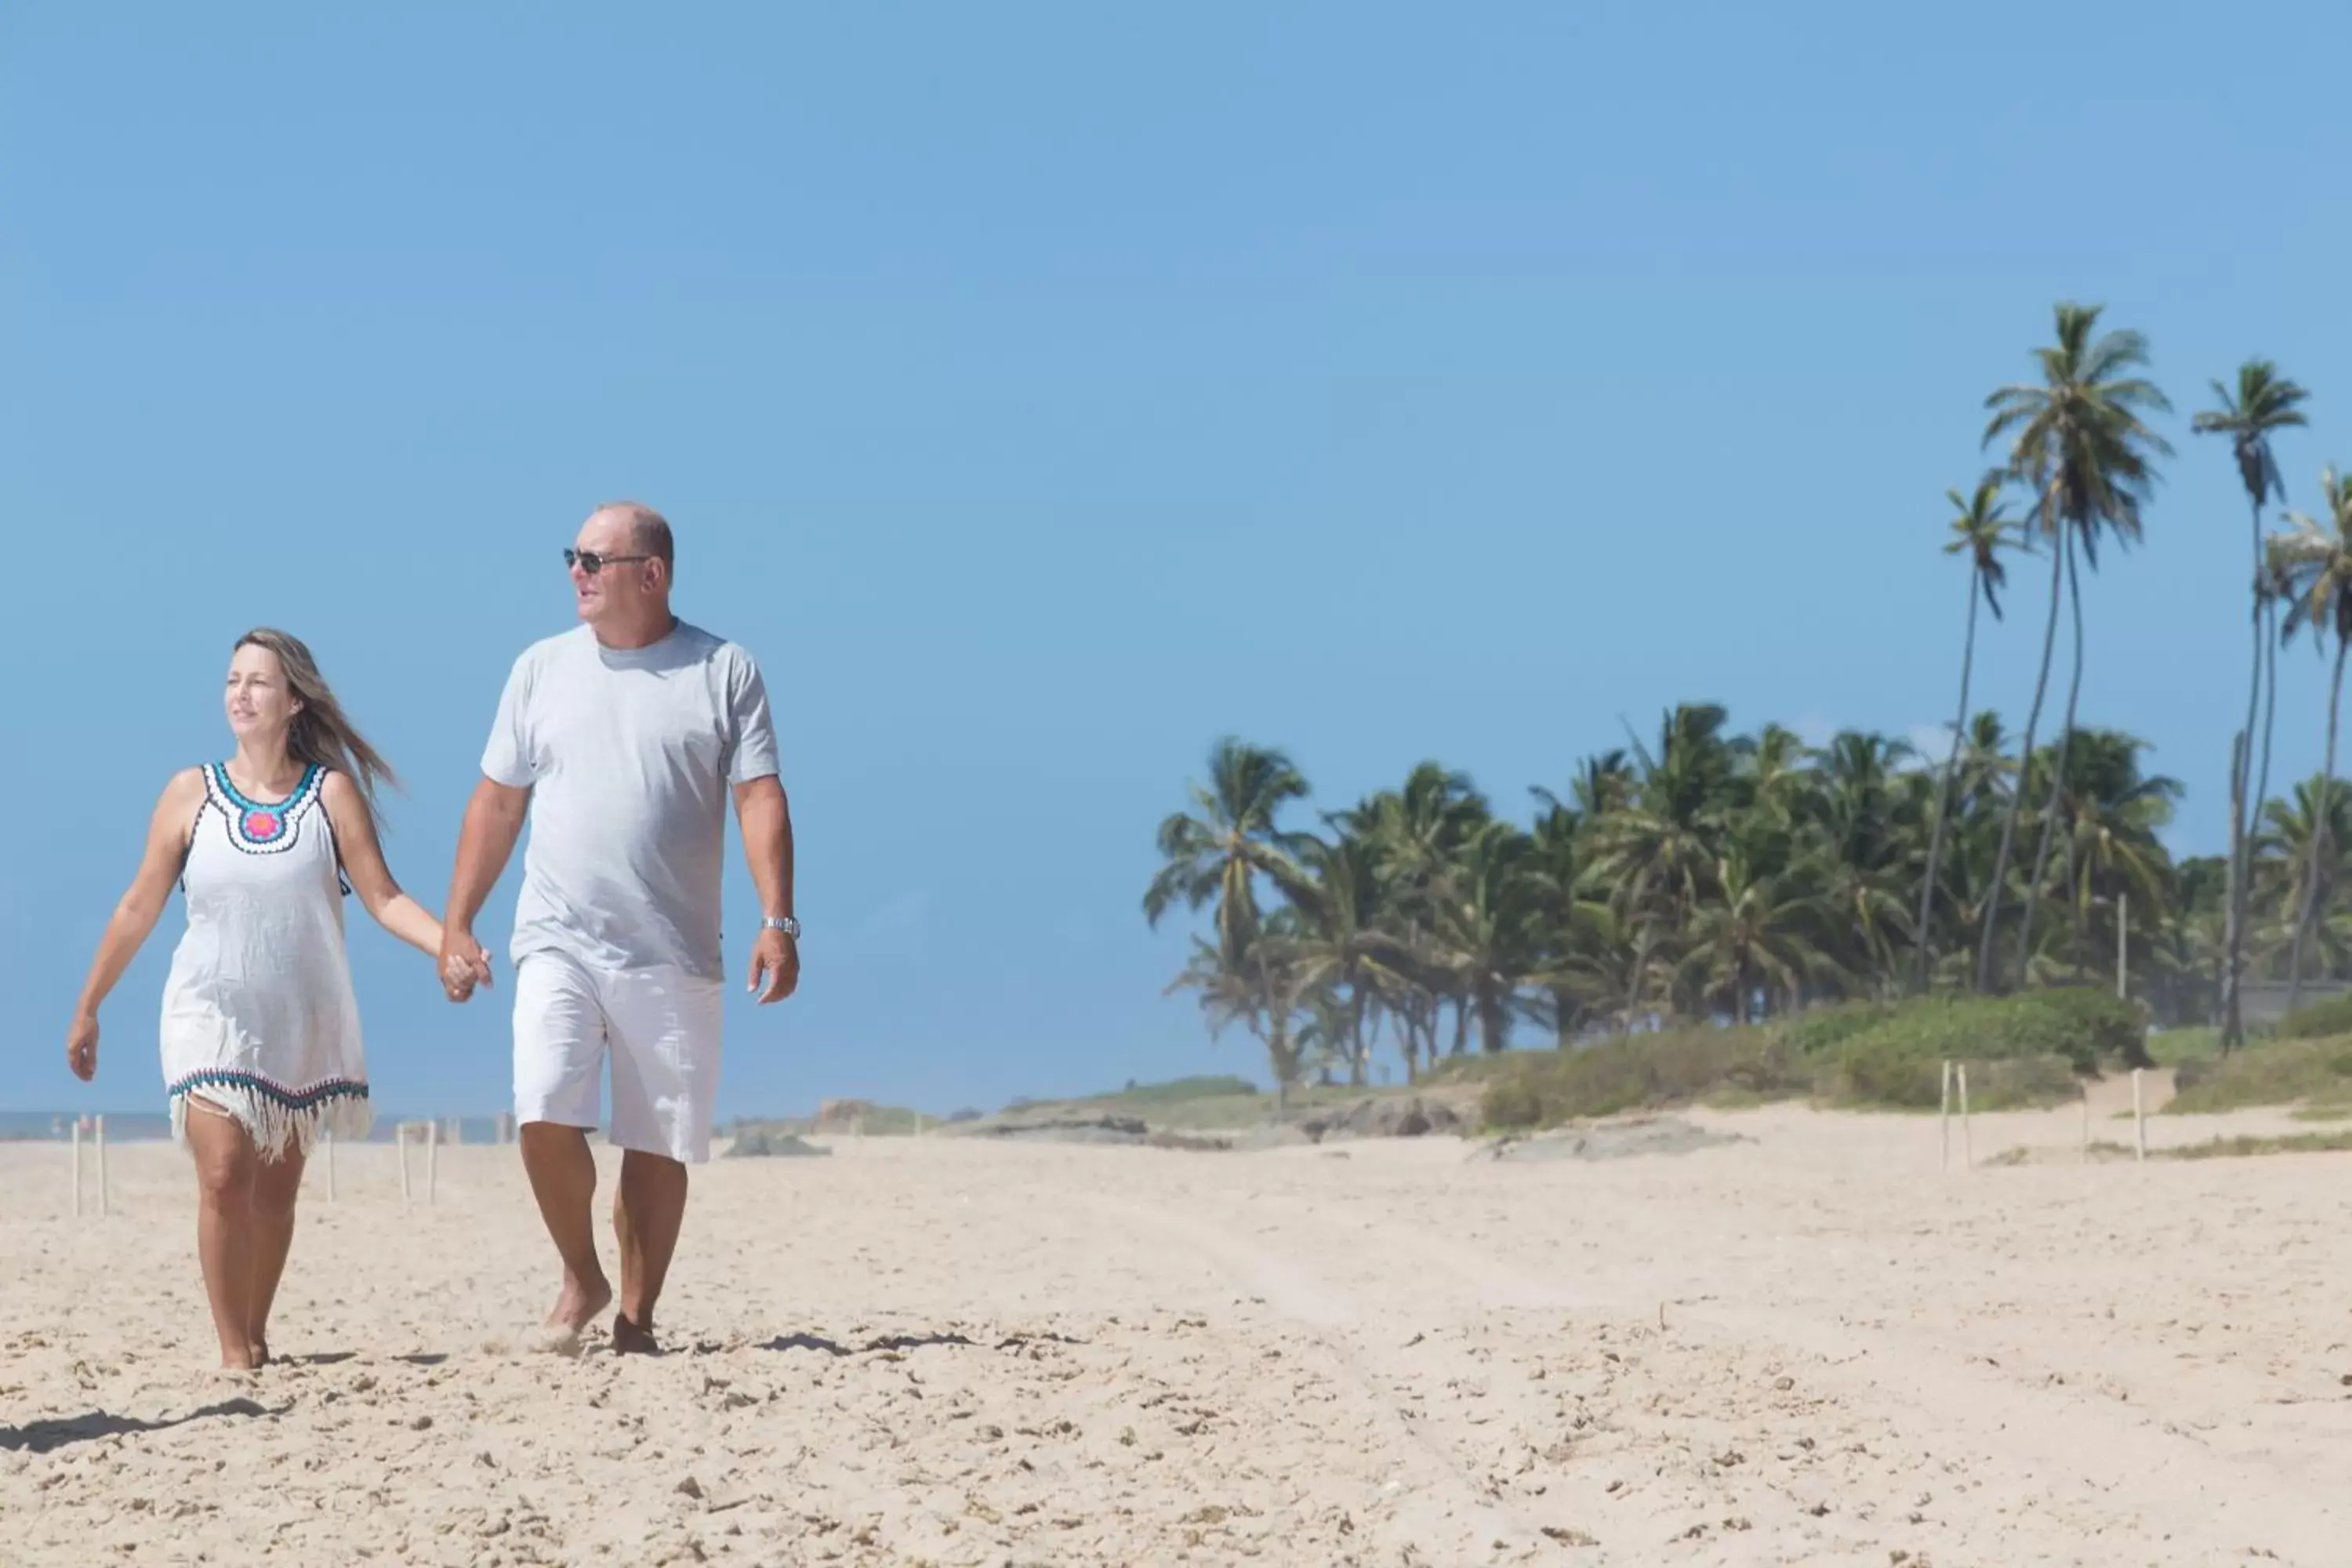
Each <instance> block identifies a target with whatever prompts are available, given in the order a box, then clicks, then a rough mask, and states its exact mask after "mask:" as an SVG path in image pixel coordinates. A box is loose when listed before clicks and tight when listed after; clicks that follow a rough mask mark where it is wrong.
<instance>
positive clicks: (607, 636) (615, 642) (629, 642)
mask: <svg viewBox="0 0 2352 1568" xmlns="http://www.w3.org/2000/svg"><path fill="white" fill-rule="evenodd" d="M588 629H589V630H590V631H592V632H593V633H594V634H595V637H596V641H597V643H598V644H599V645H600V646H601V647H609V648H612V649H614V651H616V652H622V653H625V652H629V651H631V650H633V649H635V648H641V647H653V646H654V644H656V643H657V642H659V641H661V640H662V638H664V637H667V636H669V634H670V633H672V632H674V631H676V630H677V616H674V615H671V614H670V613H669V612H668V611H667V610H665V611H663V612H662V613H661V614H660V615H659V616H655V617H653V618H651V619H649V620H646V621H645V622H643V623H642V624H639V625H635V626H625V627H623V626H613V627H607V626H593V625H592V626H590V627H589V628H588Z"/></svg>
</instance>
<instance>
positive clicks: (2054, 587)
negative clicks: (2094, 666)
mask: <svg viewBox="0 0 2352 1568" xmlns="http://www.w3.org/2000/svg"><path fill="white" fill-rule="evenodd" d="M2042 505H2043V507H2044V508H2045V509H2046V508H2047V507H2048V506H2049V505H2050V500H2049V498H2047V497H2045V498H2044V499H2043V501H2042ZM2065 567H2066V554H2065V552H2064V551H2063V550H2060V549H2057V548H2054V547H2053V549H2052V550H2051V552H2050V622H2049V625H2048V626H2045V627H2043V628H2042V673H2041V675H2040V676H2039V677H2038V678H2037V679H2035V680H2034V682H2033V706H2032V709H2030V710H2028V711H2027V713H2026V715H2025V740H2024V749H2023V750H2022V751H2021V752H2019V753H2018V763H2017V786H2016V787H2015V788H2014V789H2012V790H2011V791H2010V795H2009V810H2008V812H2007V813H2006V814H2005V815H2004V816H2002V818H2001V824H2000V852H1999V853H1998V854H1996V855H1995V856H1994V857H1993V862H1992V885H1991V886H1990V887H1989V888H1987V889H1985V910H1984V931H1982V933H1980V935H1979V938H1978V942H1977V990H1978V991H1979V992H1983V993H1990V991H1991V990H1992V943H1993V932H1994V931H1996V930H1998V929H1999V927H2000V893H2001V884H2002V883H2003V882H2005V881H2007V880H2008V879H2009V857H2010V851H2011V848H2012V847H2014V846H2015V844H2016V842H2017V814H2018V812H2019V811H2020V809H2021V808H2022V807H2023V806H2024V805H2025V782H2026V772H2027V769H2028V768H2029V767H2030V766H2031V765H2032V762H2033V732H2034V731H2035V729H2036V728H2038V727H2039V726H2040V724H2041V722H2042V698H2043V697H2044V696H2045V695H2046V694H2047V693H2048V691H2049V689H2050V658H2051V655H2052V654H2053V653H2055V652H2056V651H2057V647H2058V595H2059V591H2060V589H2061V587H2062V586H2063V584H2062V582H2061V574H2063V572H2064V571H2065ZM2028 914H2029V920H2030V916H2031V910H2030V909H2029V910H2028Z"/></svg>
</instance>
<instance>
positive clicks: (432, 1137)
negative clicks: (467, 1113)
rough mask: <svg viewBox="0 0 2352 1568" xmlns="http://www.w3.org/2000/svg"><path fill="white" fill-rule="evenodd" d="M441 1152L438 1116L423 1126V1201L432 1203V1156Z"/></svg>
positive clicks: (434, 1185) (433, 1188)
mask: <svg viewBox="0 0 2352 1568" xmlns="http://www.w3.org/2000/svg"><path fill="white" fill-rule="evenodd" d="M439 1152H441V1121H440V1119H439V1118H438V1117H436V1118H435V1119H434V1120H433V1121H429V1122H427V1123H425V1202H426V1203H428V1204H429V1203H432V1202H434V1201H435V1199H434V1192H435V1189H436V1182H435V1180H434V1176H435V1172H434V1168H433V1167H434V1156H435V1155H436V1154H438V1153H439Z"/></svg>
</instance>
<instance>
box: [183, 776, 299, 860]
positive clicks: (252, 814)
mask: <svg viewBox="0 0 2352 1568" xmlns="http://www.w3.org/2000/svg"><path fill="white" fill-rule="evenodd" d="M320 771H321V770H320V767H319V764H318V763H311V764H310V766H308V767H306V768H304V769H303V770H302V777H301V779H300V780H299V782H298V783H297V784H295V785H294V788H293V790H292V792H291V793H289V795H287V796H286V798H285V799H283V800H277V801H259V800H255V799H254V798H253V797H252V796H250V795H247V794H246V793H245V792H244V791H243V790H240V789H238V788H237V787H236V783H235V781H233V780H232V779H230V777H229V776H228V764H227V763H212V764H211V765H210V766H209V767H208V768H207V769H206V772H208V773H210V774H211V777H212V782H213V784H214V787H215V789H217V790H218V791H219V792H220V795H221V797H222V799H223V800H224V801H226V805H225V806H224V807H223V809H222V813H221V815H222V816H226V818H227V819H228V826H229V836H230V837H231V838H233V839H234V840H235V841H236V844H237V847H240V848H244V849H255V850H268V849H276V848H281V847H284V843H285V840H286V836H287V832H288V830H289V828H290V827H291V826H293V823H294V819H295V817H296V816H297V815H298V814H299V812H300V811H301V809H302V807H303V806H304V805H307V804H308V803H309V802H310V798H311V797H312V796H313V795H316V794H317V793H318V784H319V779H320Z"/></svg>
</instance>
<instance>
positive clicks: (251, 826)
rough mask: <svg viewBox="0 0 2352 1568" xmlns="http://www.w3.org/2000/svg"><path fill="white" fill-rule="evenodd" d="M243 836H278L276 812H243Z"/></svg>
mask: <svg viewBox="0 0 2352 1568" xmlns="http://www.w3.org/2000/svg"><path fill="white" fill-rule="evenodd" d="M245 836H246V837H247V838H275V837H278V814H277V813H276V812H271V811H248V812H247V813H246V814H245Z"/></svg>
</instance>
